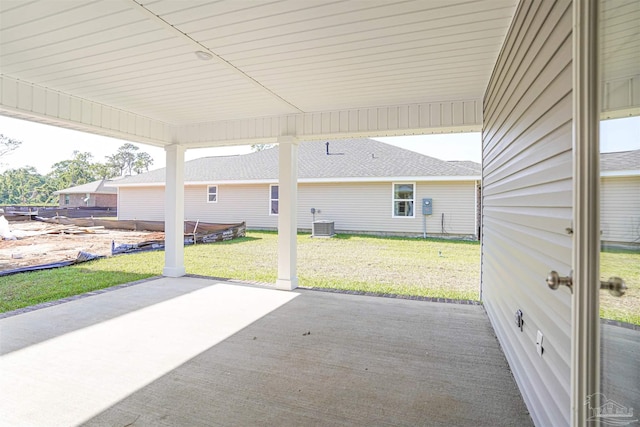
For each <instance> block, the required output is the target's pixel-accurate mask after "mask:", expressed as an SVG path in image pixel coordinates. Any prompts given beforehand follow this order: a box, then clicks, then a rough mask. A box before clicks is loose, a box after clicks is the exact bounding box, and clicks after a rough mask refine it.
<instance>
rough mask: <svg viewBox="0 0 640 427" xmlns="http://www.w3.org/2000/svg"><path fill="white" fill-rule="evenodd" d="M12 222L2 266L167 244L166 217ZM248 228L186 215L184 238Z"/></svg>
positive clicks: (226, 235) (213, 237) (0, 254)
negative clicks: (196, 218)
mask: <svg viewBox="0 0 640 427" xmlns="http://www.w3.org/2000/svg"><path fill="white" fill-rule="evenodd" d="M39 219H40V218H39ZM5 220H6V219H5ZM1 222H2V221H1V219H0V223H1ZM8 224H9V225H10V227H11V229H10V230H9V225H8V226H7V227H5V228H6V229H5V231H7V232H9V231H10V232H11V237H12V240H0V271H7V270H16V269H25V268H26V269H27V270H20V271H29V268H30V267H32V266H40V265H54V266H59V264H60V263H68V262H74V263H75V262H76V259H77V255H78V253H79V252H88V253H91V254H95V255H98V256H111V255H114V254H121V253H131V252H140V251H146V250H162V249H164V245H165V242H164V239H165V235H164V222H161V221H117V220H104V219H102V220H98V219H93V218H76V219H70V218H65V217H57V218H51V219H40V220H36V221H19V222H9V223H8ZM127 228H128V230H127ZM134 230H135V231H134ZM144 230H153V231H144ZM245 233H246V226H245V223H244V222H243V223H238V224H211V223H204V222H199V221H186V222H185V227H184V243H185V245H190V244H202V243H210V242H218V241H224V240H230V239H234V238H237V237H242V236H244V235H245ZM115 242H118V243H117V244H116V243H115Z"/></svg>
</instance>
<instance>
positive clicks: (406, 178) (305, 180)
mask: <svg viewBox="0 0 640 427" xmlns="http://www.w3.org/2000/svg"><path fill="white" fill-rule="evenodd" d="M405 181H411V182H425V181H431V182H443V181H474V182H475V181H480V176H478V175H468V176H381V177H377V176H376V177H348V178H301V179H298V183H299V184H325V183H327V184H328V183H336V182H405ZM277 183H278V180H277V179H276V178H272V179H247V180H216V181H188V182H185V183H184V185H187V186H196V185H247V184H277ZM163 186H164V182H149V183H133V184H110V185H109V187H163Z"/></svg>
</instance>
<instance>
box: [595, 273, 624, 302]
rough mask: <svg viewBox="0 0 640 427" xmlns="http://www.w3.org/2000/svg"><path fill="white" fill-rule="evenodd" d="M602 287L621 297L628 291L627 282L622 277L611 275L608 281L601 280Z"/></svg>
mask: <svg viewBox="0 0 640 427" xmlns="http://www.w3.org/2000/svg"><path fill="white" fill-rule="evenodd" d="M600 289H606V290H608V291H609V293H610V294H611V295H613V296H614V297H621V296H622V295H624V294H625V292H627V284H626V283H624V280H622V279H621V278H620V277H615V276H614V277H609V280H607V281H606V282H605V281H604V280H601V281H600Z"/></svg>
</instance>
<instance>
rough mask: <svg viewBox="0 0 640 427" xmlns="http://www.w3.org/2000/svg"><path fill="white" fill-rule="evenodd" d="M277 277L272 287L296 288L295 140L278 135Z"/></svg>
mask: <svg viewBox="0 0 640 427" xmlns="http://www.w3.org/2000/svg"><path fill="white" fill-rule="evenodd" d="M278 145H279V147H278V150H279V168H280V175H279V184H278V280H276V288H278V289H284V290H292V289H295V288H297V287H298V273H297V262H298V251H297V233H298V142H297V141H296V140H295V138H293V137H279V138H278Z"/></svg>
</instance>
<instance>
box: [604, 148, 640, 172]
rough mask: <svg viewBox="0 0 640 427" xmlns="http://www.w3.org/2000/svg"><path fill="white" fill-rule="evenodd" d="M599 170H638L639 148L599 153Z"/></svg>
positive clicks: (639, 164) (639, 160)
mask: <svg viewBox="0 0 640 427" xmlns="http://www.w3.org/2000/svg"><path fill="white" fill-rule="evenodd" d="M600 170H602V171H603V172H605V171H623V170H625V171H626V170H629V171H631V170H635V171H638V170H640V150H633V151H620V152H617V153H602V154H600Z"/></svg>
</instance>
